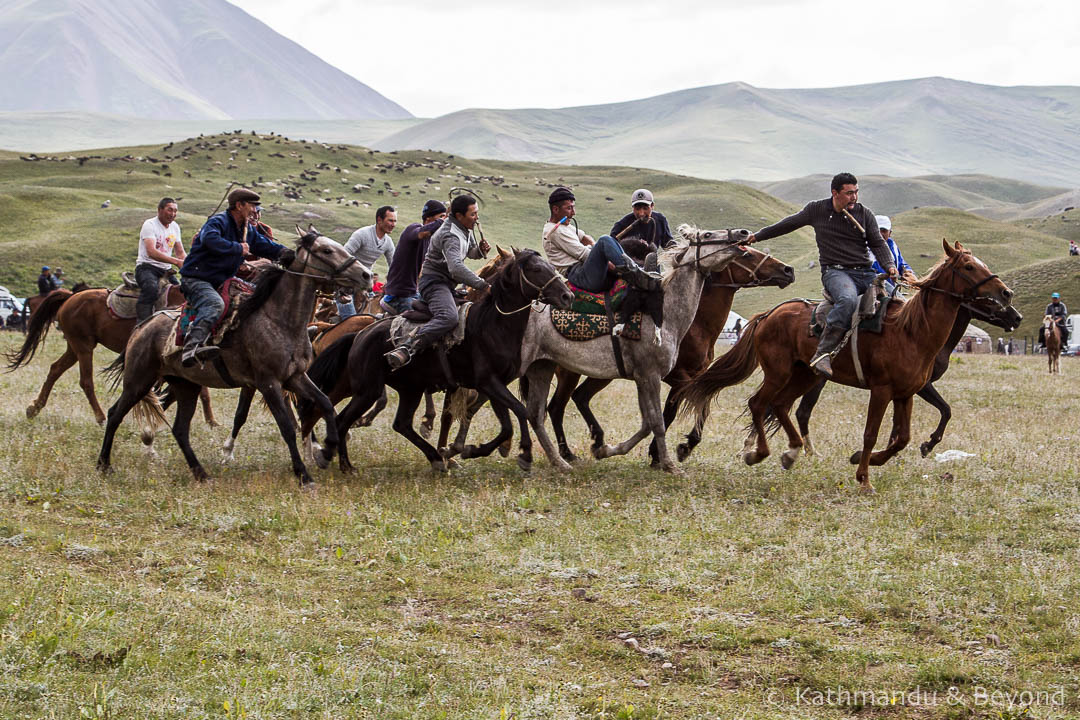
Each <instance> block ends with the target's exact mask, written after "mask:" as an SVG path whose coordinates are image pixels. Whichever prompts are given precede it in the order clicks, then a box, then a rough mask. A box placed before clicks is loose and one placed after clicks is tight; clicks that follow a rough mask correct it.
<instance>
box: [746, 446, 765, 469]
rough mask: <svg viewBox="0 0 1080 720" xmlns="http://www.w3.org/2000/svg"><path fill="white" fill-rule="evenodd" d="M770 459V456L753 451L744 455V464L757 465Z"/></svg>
mask: <svg viewBox="0 0 1080 720" xmlns="http://www.w3.org/2000/svg"><path fill="white" fill-rule="evenodd" d="M766 457H768V454H767V453H765V454H762V453H759V452H758V451H757V450H751V451H750V452H747V453H743V456H742V459H743V462H744V463H746V464H747V465H757V464H758V463H759V462H761V461H762V460H764V459H765V458H766Z"/></svg>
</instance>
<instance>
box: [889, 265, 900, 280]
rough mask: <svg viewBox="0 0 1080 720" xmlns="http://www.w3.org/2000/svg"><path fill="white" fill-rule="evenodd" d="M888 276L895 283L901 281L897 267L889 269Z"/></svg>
mask: <svg viewBox="0 0 1080 720" xmlns="http://www.w3.org/2000/svg"><path fill="white" fill-rule="evenodd" d="M888 275H889V279H890V280H894V281H895V280H899V279H900V272H899V271H898V270H897V269H896V266H893V267H891V268H889V272H888Z"/></svg>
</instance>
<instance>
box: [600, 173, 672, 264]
mask: <svg viewBox="0 0 1080 720" xmlns="http://www.w3.org/2000/svg"><path fill="white" fill-rule="evenodd" d="M653 207H654V203H653V194H652V193H651V192H649V191H648V190H646V189H645V188H642V189H640V190H635V191H634V192H633V194H632V195H631V196H630V209H631V210H632V212H630V213H627V214H626V215H624V216H623V217H622V219H620V220H619V221H618V222H616V223H615V224H614V225H612V226H611V236H612V237H613V238H616V239H617V240H619V241H625V240H626V239H627V238H632V237H637V238H641V240H642V242H644V243H645V244H647V245H648V246H649V252H655V251H656V250H659V249H660V248H665V247H667V246H668V245H670V244H671V242H672V239H673V238H672V235H671V227H670V226H669V225H668V221H667V218H666V217H664V215H663V214H662V213H658V212H656V211H655V210H653Z"/></svg>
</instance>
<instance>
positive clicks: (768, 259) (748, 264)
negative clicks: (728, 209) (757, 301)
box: [710, 245, 795, 288]
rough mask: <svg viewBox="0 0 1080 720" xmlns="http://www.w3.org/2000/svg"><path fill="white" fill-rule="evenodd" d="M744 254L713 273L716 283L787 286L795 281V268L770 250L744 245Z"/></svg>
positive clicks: (733, 285)
mask: <svg viewBox="0 0 1080 720" xmlns="http://www.w3.org/2000/svg"><path fill="white" fill-rule="evenodd" d="M740 249H741V250H742V251H743V252H742V254H741V255H740V256H739V257H737V258H735V259H734V260H732V261H731V262H730V263H728V264H727V266H726V267H724V269H723V270H721V271H719V272H717V273H713V274H712V275H711V276H710V280H711V281H712V283H713V284H714V285H721V286H726V287H736V288H746V287H763V286H764V287H787V286H788V285H790V284H791V283H793V282H795V269H794V268H792V267H791V266H790V265H787V264H785V263H784V262H782V261H780V260H777V259H776V258H774V257H773V256H772V255H770V254H769V253H768V252H762V251H761V250H758V249H757V248H752V247H750V246H748V245H747V246H743V247H741V248H740Z"/></svg>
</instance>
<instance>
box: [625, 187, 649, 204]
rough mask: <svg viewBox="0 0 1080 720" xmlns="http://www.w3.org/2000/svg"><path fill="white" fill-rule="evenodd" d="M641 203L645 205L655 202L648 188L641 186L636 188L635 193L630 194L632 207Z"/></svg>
mask: <svg viewBox="0 0 1080 720" xmlns="http://www.w3.org/2000/svg"><path fill="white" fill-rule="evenodd" d="M641 204H645V205H652V204H653V196H652V193H651V192H649V191H648V190H646V189H645V188H641V189H640V190H635V191H634V194H633V195H631V196H630V206H631V207H633V206H634V205H641Z"/></svg>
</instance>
